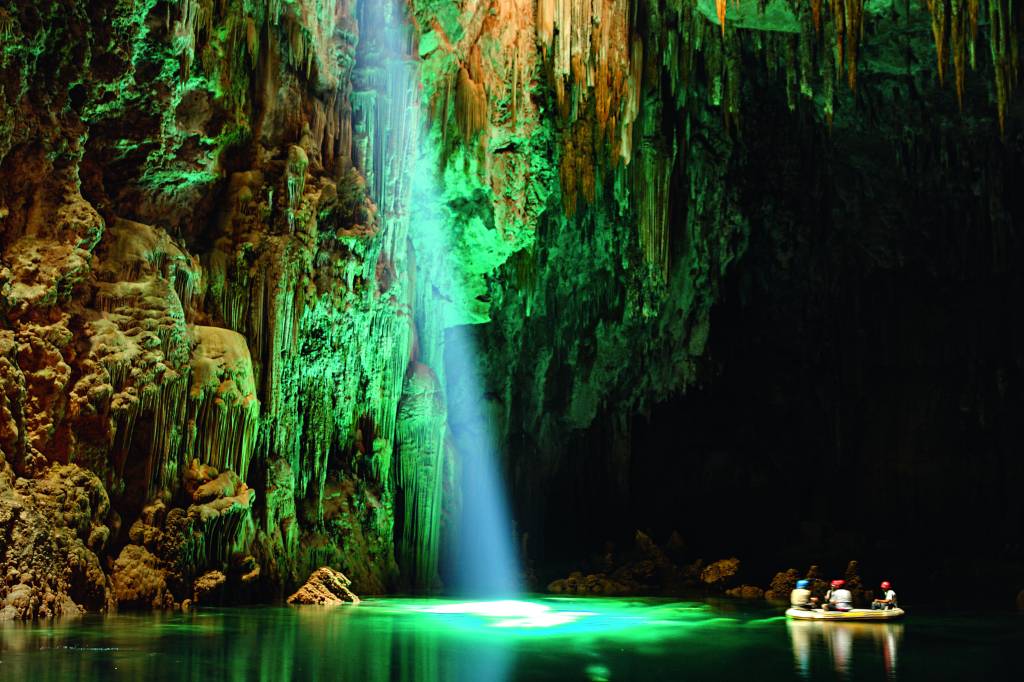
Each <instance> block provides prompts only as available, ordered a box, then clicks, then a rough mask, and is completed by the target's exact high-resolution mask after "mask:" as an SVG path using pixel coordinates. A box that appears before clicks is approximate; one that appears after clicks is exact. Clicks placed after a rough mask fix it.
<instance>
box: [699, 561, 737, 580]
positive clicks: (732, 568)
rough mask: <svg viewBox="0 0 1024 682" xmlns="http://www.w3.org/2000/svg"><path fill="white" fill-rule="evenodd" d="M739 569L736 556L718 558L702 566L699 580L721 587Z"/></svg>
mask: <svg viewBox="0 0 1024 682" xmlns="http://www.w3.org/2000/svg"><path fill="white" fill-rule="evenodd" d="M739 570H740V560H739V559H737V558H736V557H729V558H728V559H719V560H718V561H715V562H713V563H710V564H708V565H707V566H705V567H704V570H702V571H701V572H700V580H701V582H702V583H704V584H705V585H708V586H711V587H722V586H724V585H725V584H727V583H728V582H729V581H730V580H731V579H732V578H733V577H734V576H735V575H736V574H737V573H738V572H739Z"/></svg>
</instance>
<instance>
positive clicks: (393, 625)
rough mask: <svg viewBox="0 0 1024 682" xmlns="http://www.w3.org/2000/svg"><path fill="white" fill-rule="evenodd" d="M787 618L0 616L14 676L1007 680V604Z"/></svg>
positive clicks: (703, 604)
mask: <svg viewBox="0 0 1024 682" xmlns="http://www.w3.org/2000/svg"><path fill="white" fill-rule="evenodd" d="M920 611H921V612H919V613H917V614H916V615H915V617H914V618H913V619H912V620H908V621H907V622H906V623H882V624H867V623H853V624H850V623H815V622H796V621H789V622H787V621H786V620H785V619H784V618H782V617H781V616H780V613H781V611H780V610H779V609H774V610H773V609H769V608H764V607H751V606H741V605H737V604H736V603H731V602H728V601H724V602H723V601H721V600H719V601H717V602H716V601H673V600H667V599H657V600H655V599H623V598H619V599H609V598H597V597H595V598H551V597H538V598H532V599H528V600H500V601H476V602H465V601H456V600H448V599H400V598H387V599H368V600H365V601H363V602H362V603H360V604H358V605H355V606H343V607H337V608H315V607H304V608H301V609H298V608H286V607H276V608H273V607H253V608H229V609H209V610H203V611H199V612H193V613H188V614H161V615H145V616H143V615H117V616H107V617H100V616H88V617H85V618H84V619H82V620H81V621H76V622H61V623H54V624H46V625H42V624H4V625H0V636H2V640H0V677H2V678H3V679H11V680H39V681H40V682H48V681H50V680H68V679H77V680H83V681H91V680H142V679H145V680H203V679H206V680H211V679H216V680H289V679H308V680H367V681H368V682H372V681H376V680H411V681H418V682H435V681H436V682H439V681H443V680H460V681H461V680H465V681H467V682H469V681H478V680H480V681H483V680H486V681H489V682H503V681H505V680H508V681H512V680H567V681H569V680H580V681H588V680H589V681H591V682H611V681H614V680H714V679H750V680H768V681H772V680H792V679H815V680H831V679H837V680H883V679H887V680H939V679H941V680H1011V679H1020V676H1021V675H1022V674H1024V664H1022V662H1021V658H1020V649H1021V647H1022V646H1024V622H1022V620H1021V618H1019V617H1016V616H1015V615H1014V614H1007V613H1003V614H1001V615H999V614H993V613H986V614H985V615H984V616H982V615H979V614H978V613H977V612H959V613H950V612H946V613H943V614H941V615H940V614H939V613H936V612H934V611H929V610H927V609H922V610H920Z"/></svg>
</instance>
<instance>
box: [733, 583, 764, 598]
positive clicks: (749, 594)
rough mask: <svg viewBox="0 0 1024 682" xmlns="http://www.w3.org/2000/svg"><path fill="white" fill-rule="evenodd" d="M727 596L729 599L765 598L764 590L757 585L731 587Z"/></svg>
mask: <svg viewBox="0 0 1024 682" xmlns="http://www.w3.org/2000/svg"><path fill="white" fill-rule="evenodd" d="M725 594H726V595H727V596H729V597H735V598H736V599H751V600H753V599H763V598H764V596H765V591H764V588H761V587H758V586H757V585H738V586H737V587H730V588H729V589H728V590H726V591H725Z"/></svg>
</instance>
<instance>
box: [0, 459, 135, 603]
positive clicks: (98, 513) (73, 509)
mask: <svg viewBox="0 0 1024 682" xmlns="http://www.w3.org/2000/svg"><path fill="white" fill-rule="evenodd" d="M0 466H2V464H0ZM12 479H13V477H12V476H11V474H10V471H9V469H8V470H6V471H5V470H3V469H0V540H3V543H2V545H0V576H2V577H0V580H2V582H0V618H2V619H12V618H14V619H31V618H49V617H55V616H61V615H77V614H79V613H81V612H83V611H85V610H89V611H96V610H101V609H105V608H107V607H108V606H109V605H110V604H111V603H112V598H113V594H112V593H113V592H116V590H113V591H112V589H111V584H110V580H109V578H108V577H107V575H106V574H105V573H104V571H103V566H102V563H101V561H100V556H103V551H104V549H105V547H106V544H107V540H108V538H109V535H110V528H109V526H108V525H107V524H108V523H112V519H111V510H110V504H109V501H108V498H107V493H106V491H105V490H104V489H103V485H102V484H101V483H100V481H99V479H98V478H97V477H96V476H95V475H94V474H92V473H91V472H89V471H87V470H84V469H82V468H80V467H78V466H76V465H74V464H70V465H58V464H54V465H52V466H50V467H49V468H47V469H44V470H43V471H42V472H40V474H39V475H38V476H37V477H35V478H32V479H26V478H18V479H16V480H12Z"/></svg>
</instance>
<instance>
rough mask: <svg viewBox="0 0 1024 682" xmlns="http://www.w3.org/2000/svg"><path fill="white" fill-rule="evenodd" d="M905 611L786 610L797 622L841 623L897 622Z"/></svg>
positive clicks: (787, 615)
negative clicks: (832, 621) (833, 621)
mask: <svg viewBox="0 0 1024 682" xmlns="http://www.w3.org/2000/svg"><path fill="white" fill-rule="evenodd" d="M903 614H904V611H903V609H900V608H895V609H853V610H851V611H822V610H821V609H814V610H813V611H808V610H807V609H786V617H787V618H795V619H797V620H841V621H851V620H855V621H870V620H896V619H897V618H902V617H903Z"/></svg>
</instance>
